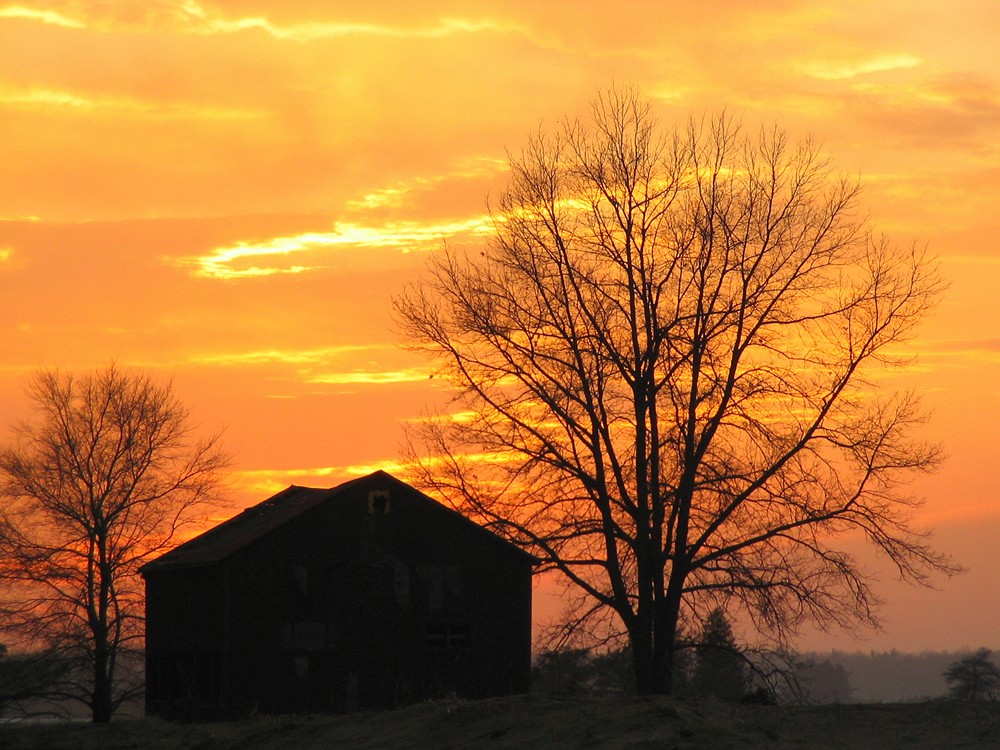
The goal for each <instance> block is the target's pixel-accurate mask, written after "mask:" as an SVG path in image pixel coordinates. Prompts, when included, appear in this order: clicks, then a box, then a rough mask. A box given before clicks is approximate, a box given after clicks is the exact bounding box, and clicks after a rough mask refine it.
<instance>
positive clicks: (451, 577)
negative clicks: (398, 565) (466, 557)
mask: <svg viewBox="0 0 1000 750" xmlns="http://www.w3.org/2000/svg"><path fill="white" fill-rule="evenodd" d="M417 572H418V573H419V574H420V575H421V576H424V577H425V578H426V579H427V608H428V609H430V610H439V609H444V607H445V604H446V599H447V598H448V597H452V598H455V599H457V598H459V597H461V595H462V570H461V568H459V567H458V566H457V565H438V564H429V565H420V566H418V568H417Z"/></svg>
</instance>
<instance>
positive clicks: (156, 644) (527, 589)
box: [142, 472, 534, 720]
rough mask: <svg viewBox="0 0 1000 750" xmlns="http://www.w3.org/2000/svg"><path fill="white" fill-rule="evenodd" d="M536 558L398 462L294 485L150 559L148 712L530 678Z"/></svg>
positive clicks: (342, 701) (490, 685)
mask: <svg viewBox="0 0 1000 750" xmlns="http://www.w3.org/2000/svg"><path fill="white" fill-rule="evenodd" d="M533 563H534V560H533V558H531V557H530V556H529V555H527V554H525V553H524V552H523V551H521V550H520V549H518V548H516V547H514V546H513V545H511V544H509V543H508V542H506V541H504V540H502V539H500V538H499V537H496V536H495V535H493V534H492V533H490V532H488V531H486V530H485V529H482V528H480V527H478V526H476V525H475V524H473V523H471V522H470V521H468V520H467V519H465V518H463V517H462V516H460V515H459V514H457V513H455V512H454V511H452V510H450V509H448V508H445V507H444V506H442V505H440V504H438V503H436V502H435V501H433V500H432V499H430V498H428V497H427V496H426V495H423V494H422V493H420V492H418V491H417V490H415V489H413V488H412V487H409V486H408V485H406V484H404V483H402V482H400V481H399V480H397V479H395V478H393V477H391V476H389V475H388V474H386V473H384V472H376V473H375V474H372V475H369V476H367V477H363V478H361V479H358V480H353V481H351V482H348V483H345V484H343V485H340V486H339V487H335V488H332V489H330V490H318V489H310V488H300V487H290V488H288V489H287V490H284V491H283V492H281V493H278V495H276V496H274V497H273V498H269V499H268V500H266V501H264V502H263V503H261V504H259V505H257V506H255V507H254V508H251V509H249V510H248V511H245V512H244V513H242V514H240V515H238V516H236V517H234V518H233V519H231V520H230V521H227V522H225V523H223V524H220V525H219V526H217V527H216V528H214V529H211V530H209V531H208V532H206V533H205V534H203V535H201V536H200V537H198V538H196V539H193V540H191V541H190V542H188V543H187V544H185V545H181V546H180V547H178V548H176V549H175V550H172V551H171V552H168V553H167V554H165V555H163V556H162V557H161V558H159V559H158V560H156V561H153V562H152V563H150V564H149V565H147V566H146V567H144V568H143V571H142V572H143V575H144V576H145V578H146V587H147V668H148V670H149V675H150V678H151V679H150V680H149V681H148V685H147V711H148V712H149V713H152V714H158V715H161V716H165V717H168V718H178V719H191V720H193V719H212V718H230V717H236V716H243V715H247V714H251V713H254V712H264V713H282V712H300V711H348V710H353V709H356V708H363V707H364V708H388V707H393V706H396V705H401V704H403V703H407V702H411V701H415V700H420V699H424V698H429V697H439V696H442V695H447V694H457V695H461V696H465V697H486V696H491V695H502V694H509V693H517V692H524V691H526V690H527V689H528V686H529V679H530V659H531V656H530V653H531V573H532V565H533Z"/></svg>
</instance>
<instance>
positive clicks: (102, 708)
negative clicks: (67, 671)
mask: <svg viewBox="0 0 1000 750" xmlns="http://www.w3.org/2000/svg"><path fill="white" fill-rule="evenodd" d="M108 659H109V654H108V649H107V647H106V646H103V645H102V646H98V647H97V648H96V649H95V650H94V694H93V696H91V701H90V708H91V721H93V722H94V723H95V724H107V723H108V722H110V721H111V714H112V711H113V709H112V701H111V675H110V673H109V671H108Z"/></svg>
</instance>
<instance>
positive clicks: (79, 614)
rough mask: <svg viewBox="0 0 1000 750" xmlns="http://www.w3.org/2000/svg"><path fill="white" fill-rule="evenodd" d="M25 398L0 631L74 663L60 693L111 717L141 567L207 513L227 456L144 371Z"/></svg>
mask: <svg viewBox="0 0 1000 750" xmlns="http://www.w3.org/2000/svg"><path fill="white" fill-rule="evenodd" d="M29 396H30V398H31V401H32V402H33V405H34V415H33V417H32V418H31V419H29V420H27V421H24V422H22V423H20V424H19V425H18V426H17V427H16V439H15V441H14V442H13V443H12V444H11V445H10V446H8V447H6V448H4V449H3V450H2V451H0V503H2V505H0V576H2V583H3V586H4V589H5V590H4V592H3V594H4V595H3V597H2V599H0V629H3V630H5V631H7V632H8V633H9V634H10V635H11V637H13V638H15V639H17V641H19V642H21V643H23V644H25V645H26V646H27V647H30V648H34V649H42V650H45V651H48V652H49V653H50V654H52V655H54V656H58V657H59V658H61V659H62V660H63V661H64V663H66V664H67V665H69V666H70V667H71V669H70V671H69V672H68V675H64V676H65V677H66V678H67V679H68V682H65V683H63V684H60V685H59V686H58V687H59V696H58V697H67V698H75V699H78V700H81V701H83V702H84V703H86V704H87V705H88V706H89V708H90V711H91V715H92V718H93V720H94V721H95V722H106V721H109V720H110V719H111V717H112V715H113V713H114V711H115V710H116V709H117V707H118V706H119V705H120V703H121V702H122V701H123V700H125V699H127V698H129V697H131V695H130V690H129V689H127V687H122V686H119V685H118V684H116V677H117V676H118V672H119V671H120V666H121V664H120V662H121V658H122V657H123V655H124V654H125V653H126V651H127V649H128V647H129V645H130V644H132V643H134V642H135V641H136V639H138V638H140V637H141V635H142V631H141V627H140V625H141V621H142V606H143V605H142V587H141V581H140V580H139V579H138V576H137V570H138V568H139V566H140V565H142V564H143V563H144V562H145V561H147V560H148V559H150V557H151V556H154V555H156V554H157V553H159V552H161V551H162V550H164V549H165V548H166V547H167V546H169V545H170V544H171V540H172V539H173V538H174V536H175V534H176V533H177V532H178V531H179V530H180V529H181V528H182V527H183V526H184V525H185V524H186V523H189V522H191V521H192V520H194V519H195V518H197V517H198V514H199V513H203V512H204V508H205V504H206V503H207V502H209V501H211V500H212V499H213V493H214V492H215V491H216V489H217V487H218V477H219V476H220V470H222V469H223V468H224V467H225V466H226V465H227V463H228V459H227V457H226V454H225V453H224V452H223V451H222V450H221V448H220V446H219V438H218V436H217V435H216V436H210V437H207V438H203V439H199V438H197V437H196V436H195V435H194V432H193V428H192V426H191V425H190V424H189V418H188V411H187V409H185V408H184V407H183V406H182V405H181V404H180V403H179V401H178V400H177V398H176V397H175V396H174V394H173V391H172V388H171V386H170V385H164V384H159V383H157V382H154V380H153V379H152V378H151V377H150V376H149V375H148V374H145V373H143V372H140V371H127V370H124V369H122V368H120V367H118V366H115V365H112V366H110V367H108V368H106V369H103V370H99V371H96V372H93V373H88V374H84V375H82V376H75V375H72V374H68V373H61V372H58V371H42V372H39V373H38V374H37V375H36V377H35V378H34V380H33V381H32V383H31V386H30V388H29ZM132 687H133V688H134V686H132Z"/></svg>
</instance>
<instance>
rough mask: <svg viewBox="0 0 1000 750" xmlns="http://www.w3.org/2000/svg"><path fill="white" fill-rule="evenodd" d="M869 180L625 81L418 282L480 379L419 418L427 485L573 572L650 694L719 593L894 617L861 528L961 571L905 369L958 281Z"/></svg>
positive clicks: (408, 327) (547, 135) (550, 137)
mask: <svg viewBox="0 0 1000 750" xmlns="http://www.w3.org/2000/svg"><path fill="white" fill-rule="evenodd" d="M859 192H860V186H859V184H858V182H857V181H856V180H853V179H849V178H845V177H841V176H839V175H837V174H836V173H835V172H834V171H833V169H832V168H831V166H830V164H829V162H828V159H827V158H826V157H825V156H824V155H823V153H822V151H821V150H820V149H819V148H818V146H817V145H816V144H815V143H814V142H813V141H811V140H805V141H803V142H801V143H793V142H792V141H791V140H790V138H789V137H788V136H787V135H786V134H785V133H784V132H783V131H782V130H780V129H778V128H771V129H768V128H762V129H760V130H759V131H749V130H745V129H744V128H743V127H742V126H741V125H740V123H739V122H738V121H736V120H735V119H734V118H733V117H731V116H729V115H726V114H722V115H718V116H706V117H703V118H693V119H691V120H690V121H689V122H688V124H687V125H686V126H684V127H681V128H679V129H676V130H670V129H666V128H663V127H662V126H661V125H660V123H659V122H658V121H657V119H656V117H655V115H654V111H653V106H652V104H651V102H650V101H649V100H647V99H645V98H644V97H643V96H642V95H640V94H639V93H637V92H635V91H633V90H628V89H626V90H620V89H615V90H611V91H607V92H604V93H602V94H601V95H600V96H599V97H598V98H597V99H596V100H595V102H594V104H593V108H592V111H591V113H590V116H589V117H588V118H581V119H565V120H564V121H562V122H560V123H559V124H558V125H557V126H555V127H554V128H551V129H549V130H541V131H539V132H538V134H537V135H535V136H534V137H532V138H531V139H530V140H529V142H528V144H527V146H526V147H525V148H524V149H523V151H521V152H520V153H514V154H512V155H511V156H510V180H509V185H508V186H507V188H506V190H505V191H504V192H503V193H501V194H500V195H499V196H497V197H496V199H495V200H494V201H493V203H492V204H491V207H490V210H491V213H492V216H493V222H494V235H493V237H492V240H491V241H490V242H489V243H488V244H487V245H486V246H485V247H483V248H477V249H476V250H474V251H470V252H463V251H461V250H458V249H455V248H445V249H444V250H443V251H442V252H440V253H439V254H437V255H436V256H435V257H434V258H433V259H432V260H431V261H430V264H429V268H428V271H427V273H426V275H425V276H424V278H423V279H421V280H420V281H419V282H418V283H416V284H414V285H412V286H411V287H409V288H408V289H407V290H406V291H405V292H404V293H403V294H402V295H401V296H400V297H399V298H398V299H397V300H396V302H395V309H396V314H397V320H398V321H399V325H400V327H401V329H402V331H403V333H404V335H405V336H406V337H407V340H408V341H409V343H410V344H411V345H412V346H413V347H415V348H417V349H420V350H423V351H425V352H426V353H427V354H428V356H429V357H431V358H432V361H433V362H434V363H435V365H436V367H437V374H438V375H439V376H441V377H443V378H446V379H447V380H448V381H449V382H450V383H451V385H452V386H453V388H454V394H455V395H454V403H453V404H452V409H451V411H450V413H449V414H446V415H441V416H438V417H436V418H433V417H430V418H428V419H427V420H425V421H424V422H423V423H422V424H421V425H418V426H417V427H416V428H414V430H413V431H412V432H411V440H410V446H411V458H412V459H413V461H414V462H415V464H416V465H417V468H416V469H415V471H416V473H417V474H418V481H420V482H422V483H423V484H424V485H425V486H426V487H428V488H430V489H432V490H435V491H437V492H438V494H440V495H442V496H444V497H446V498H447V499H448V500H449V501H450V502H452V503H453V504H454V506H455V507H457V508H459V509H460V510H462V511H463V512H465V513H467V514H469V515H471V516H473V517H476V518H477V519H478V520H480V521H481V522H483V523H486V524H488V525H489V526H490V527H492V528H493V529H495V530H497V531H498V532H499V533H501V534H503V535H505V536H507V537H508V538H510V539H512V540H514V541H516V542H517V543H519V544H521V545H523V546H524V547H525V548H527V549H529V550H530V551H531V552H532V553H533V554H535V555H536V556H538V557H539V558H540V559H541V560H542V561H543V563H544V564H543V566H542V568H543V569H545V570H557V571H559V573H560V574H561V575H562V576H563V577H564V578H565V580H566V581H568V582H569V584H570V585H571V586H572V587H574V589H573V590H575V591H576V592H577V593H578V594H579V595H580V598H579V599H578V601H577V604H578V606H577V607H576V608H575V616H574V617H573V619H572V620H571V621H570V622H569V623H568V624H569V626H571V627H575V628H578V629H581V628H585V627H588V626H589V627H590V628H591V629H592V631H593V629H594V628H595V627H596V626H597V625H598V624H599V625H600V628H599V630H600V632H602V633H605V634H608V633H615V632H620V633H622V634H624V635H625V636H626V637H627V639H628V642H629V644H630V645H631V651H632V654H633V657H634V659H635V665H636V670H637V677H636V679H637V685H638V689H639V691H640V692H653V691H661V692H669V691H670V689H671V687H670V684H671V662H672V658H673V651H674V647H675V645H676V641H677V637H678V626H679V624H683V623H685V622H686V623H698V622H701V621H702V620H704V618H705V616H706V614H707V613H708V612H710V611H711V610H712V609H714V608H715V607H716V606H720V605H723V606H726V608H727V609H728V610H731V611H734V612H736V611H738V610H739V609H740V608H742V610H743V612H744V613H745V614H746V615H748V616H749V617H750V618H751V619H752V622H753V623H754V624H755V625H756V626H757V627H758V629H759V630H760V631H761V632H763V633H767V634H769V636H770V637H774V638H776V639H778V640H782V639H784V638H785V637H786V636H787V635H788V634H789V633H791V632H794V630H795V628H796V627H797V626H798V625H799V624H800V623H802V622H803V621H804V620H807V619H812V620H818V621H821V622H823V623H825V624H831V623H837V624H849V623H852V622H856V621H857V620H858V619H859V618H860V619H861V620H864V621H872V622H874V621H875V620H876V615H875V610H874V604H875V603H876V598H875V596H874V594H873V592H872V589H871V586H870V581H869V579H868V577H867V576H866V574H865V571H864V570H863V569H862V568H861V567H860V566H859V565H858V564H857V562H856V561H855V560H854V559H853V558H852V557H851V556H850V555H848V554H846V553H845V552H844V551H843V550H842V549H841V548H839V547H838V546H837V540H838V537H839V536H840V535H841V534H845V533H850V534H855V535H861V536H863V537H866V538H867V539H868V541H870V542H871V543H872V544H874V545H875V546H876V547H877V548H879V549H880V550H881V551H882V552H884V553H885V554H886V555H887V556H888V558H889V559H890V560H892V561H893V563H894V564H895V565H896V567H897V569H898V571H899V573H900V575H901V576H902V577H904V578H906V579H909V580H913V581H924V580H925V579H926V576H927V575H929V574H930V573H931V572H933V571H940V570H951V569H952V568H951V566H950V563H949V562H948V560H947V559H945V558H944V557H942V556H940V555H938V554H937V553H936V552H935V551H934V550H933V549H932V548H931V547H929V546H928V544H927V540H926V538H925V536H924V535H923V533H922V532H921V531H920V530H919V529H915V528H914V527H913V525H912V520H911V517H912V511H913V509H914V508H916V507H917V506H918V505H919V501H918V499H916V498H914V497H911V496H909V495H907V494H906V493H905V491H903V489H901V488H903V487H905V483H906V482H907V481H908V480H909V479H911V478H912V476H913V475H914V474H915V473H919V472H925V471H930V470H932V469H933V468H934V467H935V466H936V465H937V464H938V462H939V459H940V453H939V451H938V448H937V447H936V446H935V445H933V444H930V443H927V442H924V441H922V440H920V439H919V436H918V435H917V434H916V432H915V430H916V429H917V428H919V427H920V426H921V425H922V424H923V423H924V421H925V415H924V413H923V411H922V410H921V408H920V405H919V401H918V398H917V397H916V396H915V395H914V394H913V393H908V392H895V391H893V390H892V389H891V388H889V387H887V386H888V383H889V382H890V381H888V380H887V379H886V378H885V377H883V376H884V375H885V374H886V372H887V371H891V370H892V368H895V367H899V366H903V365H905V364H906V362H907V359H906V358H905V356H902V352H903V349H902V348H901V347H900V344H901V343H903V342H905V341H906V340H907V339H908V338H909V337H910V336H911V335H912V333H913V331H914V327H915V326H916V325H917V323H918V322H919V321H920V320H921V317H922V316H923V315H924V313H925V312H926V311H927V310H928V309H929V308H930V307H931V306H932V305H933V304H934V303H935V300H936V298H937V297H938V295H939V293H940V292H941V290H942V282H941V281H940V279H939V277H938V275H937V273H936V270H935V266H934V263H933V262H932V261H931V260H929V259H928V258H927V257H926V256H925V254H924V252H923V251H922V250H921V249H920V248H919V247H916V246H898V245H896V244H893V243H892V242H890V241H888V240H887V239H886V238H884V237H879V236H876V235H875V234H873V232H872V231H871V228H870V227H869V225H868V224H867V223H866V221H865V218H864V216H863V215H862V211H861V208H860V206H859Z"/></svg>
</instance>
